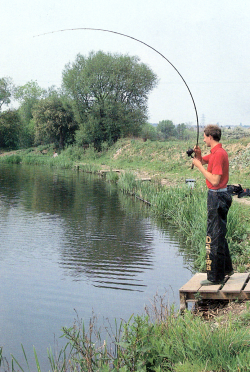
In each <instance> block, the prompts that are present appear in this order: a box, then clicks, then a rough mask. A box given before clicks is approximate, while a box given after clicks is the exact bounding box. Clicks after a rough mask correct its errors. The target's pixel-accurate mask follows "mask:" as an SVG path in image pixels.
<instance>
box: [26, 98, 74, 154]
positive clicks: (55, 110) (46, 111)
mask: <svg viewBox="0 0 250 372" xmlns="http://www.w3.org/2000/svg"><path fill="white" fill-rule="evenodd" d="M33 117H34V124H35V142H36V143H55V144H56V145H58V146H59V147H60V148H63V147H64V146H65V144H66V143H72V142H73V140H74V132H75V130H76V129H77V127H78V126H77V123H76V122H75V120H74V114H73V111H72V107H71V106H70V105H69V103H68V102H66V101H65V100H64V99H63V98H62V97H59V96H57V95H56V94H53V95H51V96H50V97H47V98H42V99H41V100H40V101H39V102H38V103H37V105H36V106H35V107H34V109H33Z"/></svg>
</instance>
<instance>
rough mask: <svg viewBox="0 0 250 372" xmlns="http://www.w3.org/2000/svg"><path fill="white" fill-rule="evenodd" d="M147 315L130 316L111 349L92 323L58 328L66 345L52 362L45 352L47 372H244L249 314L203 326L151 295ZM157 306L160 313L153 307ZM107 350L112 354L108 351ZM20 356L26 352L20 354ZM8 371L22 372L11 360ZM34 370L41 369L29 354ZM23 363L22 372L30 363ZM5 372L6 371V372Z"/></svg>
mask: <svg viewBox="0 0 250 372" xmlns="http://www.w3.org/2000/svg"><path fill="white" fill-rule="evenodd" d="M156 297H157V298H156V299H155V300H154V301H153V305H152V308H151V309H150V310H151V314H150V315H149V312H150V311H149V310H148V309H146V314H145V315H140V316H139V315H136V316H131V318H130V319H129V321H128V322H122V323H121V324H120V326H119V327H118V332H116V334H115V335H114V336H112V333H113V332H111V331H110V332H109V334H111V336H110V337H112V339H111V340H108V341H110V343H111V346H110V347H108V346H107V344H108V342H105V341H103V340H102V339H101V336H100V330H97V329H96V323H95V322H96V319H95V317H93V319H92V320H90V323H89V327H88V330H87V331H86V329H85V326H84V323H83V322H80V321H79V320H78V321H77V322H76V323H75V324H74V325H73V327H71V328H63V337H64V338H65V339H66V340H67V344H66V346H65V347H63V348H62V350H61V352H60V353H59V356H58V357H57V358H55V356H54V355H53V353H52V351H51V350H49V351H48V357H49V361H50V366H51V371H53V372H59V371H60V372H68V371H69V372H73V371H86V372H97V371H103V372H105V371H111V372H113V371H121V372H128V371H130V372H135V371H145V372H146V371H148V372H150V371H152V372H153V371H155V372H157V371H159V372H160V371H172V372H190V371H192V372H194V371H197V372H201V371H204V372H211V371H216V372H225V371H227V372H230V371H232V372H235V371H248V370H249V360H250V332H249V327H248V325H249V311H248V310H247V311H246V313H244V314H242V315H241V317H240V319H237V318H235V317H229V318H228V320H227V321H226V322H225V321H223V322H217V323H211V322H205V321H204V320H203V319H202V317H200V316H199V314H198V315H194V314H192V313H191V312H188V311H186V312H185V313H184V314H183V315H180V314H179V313H176V311H175V309H174V307H171V308H169V307H168V306H167V305H166V304H165V303H164V298H161V297H159V296H156ZM158 306H160V308H159V307H158ZM112 347H113V350H115V352H112ZM23 353H24V355H25V351H24V349H23ZM12 358H13V359H12V364H11V366H9V367H10V368H9V369H8V371H10V370H11V372H14V371H16V369H15V368H16V366H17V367H18V368H19V370H20V371H22V372H24V371H25V369H24V368H23V367H22V366H21V365H20V364H19V363H18V361H17V360H16V359H15V358H14V357H12ZM34 358H35V361H36V366H37V371H40V370H41V367H40V365H39V361H38V357H37V354H36V351H35V349H34ZM25 360H26V366H27V368H26V371H29V370H30V369H29V363H28V360H27V358H26V357H25ZM6 371H7V370H6Z"/></svg>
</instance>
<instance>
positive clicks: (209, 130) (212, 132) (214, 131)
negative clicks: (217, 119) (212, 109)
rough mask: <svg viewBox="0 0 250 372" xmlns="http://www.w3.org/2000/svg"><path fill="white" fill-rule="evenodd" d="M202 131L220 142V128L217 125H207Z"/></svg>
mask: <svg viewBox="0 0 250 372" xmlns="http://www.w3.org/2000/svg"><path fill="white" fill-rule="evenodd" d="M204 133H205V135H206V136H207V137H209V136H212V137H213V139H214V140H215V141H217V142H220V139H221V129H220V128H219V127H218V125H213V124H209V125H207V126H206V127H205V129H204Z"/></svg>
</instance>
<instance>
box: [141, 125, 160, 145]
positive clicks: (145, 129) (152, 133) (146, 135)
mask: <svg viewBox="0 0 250 372" xmlns="http://www.w3.org/2000/svg"><path fill="white" fill-rule="evenodd" d="M140 136H141V137H142V138H143V140H144V141H147V140H148V139H149V140H151V141H156V139H157V132H156V129H155V127H153V125H152V124H150V123H145V124H144V125H143V126H142V129H141V133H140Z"/></svg>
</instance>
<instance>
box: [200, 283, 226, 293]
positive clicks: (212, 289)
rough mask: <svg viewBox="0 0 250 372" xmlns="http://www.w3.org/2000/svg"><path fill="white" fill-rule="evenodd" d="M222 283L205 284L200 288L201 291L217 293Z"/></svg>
mask: <svg viewBox="0 0 250 372" xmlns="http://www.w3.org/2000/svg"><path fill="white" fill-rule="evenodd" d="M221 287H222V284H213V285H204V286H202V287H201V288H200V289H199V292H200V293H217V292H218V291H219V289H221Z"/></svg>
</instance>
